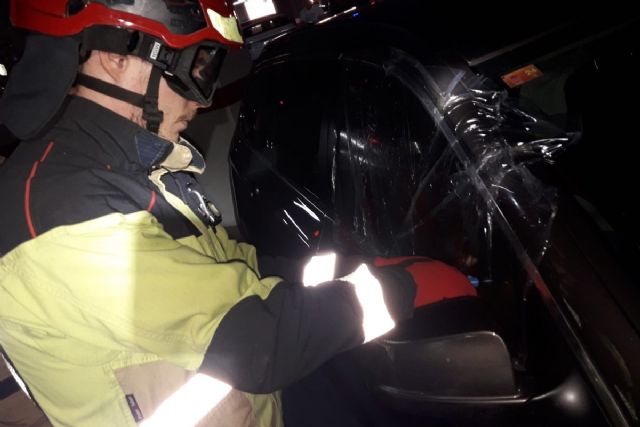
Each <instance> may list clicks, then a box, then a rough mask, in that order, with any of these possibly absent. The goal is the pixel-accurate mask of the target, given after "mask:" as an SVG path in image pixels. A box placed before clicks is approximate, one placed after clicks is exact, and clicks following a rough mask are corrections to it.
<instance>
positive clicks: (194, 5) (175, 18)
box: [11, 0, 242, 49]
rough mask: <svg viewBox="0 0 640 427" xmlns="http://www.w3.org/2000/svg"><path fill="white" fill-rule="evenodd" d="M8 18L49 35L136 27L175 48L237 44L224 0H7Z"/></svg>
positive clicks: (235, 28) (239, 40)
mask: <svg viewBox="0 0 640 427" xmlns="http://www.w3.org/2000/svg"><path fill="white" fill-rule="evenodd" d="M11 21H12V22H13V25H15V26H16V27H19V28H24V29H27V30H30V31H34V32H38V33H43V34H48V35H52V36H72V35H76V34H79V33H81V32H82V31H83V30H85V29H87V28H89V27H92V26H95V25H106V26H111V27H118V28H126V29H131V30H138V31H141V32H143V33H146V34H149V35H152V36H155V37H158V38H159V39H161V40H162V41H163V42H164V43H165V44H166V45H167V46H170V47H172V48H175V49H184V48H186V47H188V46H192V45H194V44H197V43H200V42H202V41H205V40H209V41H215V42H218V43H221V44H224V45H229V46H239V45H240V44H242V37H241V36H240V33H239V31H238V24H237V22H236V19H235V16H234V13H233V7H232V6H230V5H229V4H228V3H227V2H226V1H224V0H11Z"/></svg>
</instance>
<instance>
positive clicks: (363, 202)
mask: <svg viewBox="0 0 640 427" xmlns="http://www.w3.org/2000/svg"><path fill="white" fill-rule="evenodd" d="M383 68H384V72H385V78H383V79H381V80H379V81H376V82H369V81H367V79H366V78H365V76H359V75H358V73H359V72H360V71H359V70H358V69H357V67H353V69H350V68H349V67H347V71H346V73H347V74H349V73H353V74H354V75H352V76H347V78H346V79H344V81H345V82H346V87H344V88H343V90H342V93H343V96H344V98H343V99H342V100H341V102H339V105H342V109H343V111H342V117H341V118H340V119H339V120H338V121H337V122H338V123H337V124H336V129H337V133H338V135H339V138H338V139H337V142H336V147H335V150H334V158H333V161H334V163H333V167H332V174H333V176H332V179H331V182H332V185H333V208H334V210H335V220H336V226H335V227H334V228H335V230H337V231H336V232H335V233H334V244H336V245H337V246H338V248H339V249H342V250H344V251H347V252H354V251H357V252H361V253H366V254H369V255H383V256H398V255H406V254H418V255H427V256H431V257H434V258H438V259H441V260H443V261H446V262H448V263H450V264H452V265H455V266H457V267H458V268H460V269H461V270H462V271H464V272H466V273H467V274H470V275H473V276H475V277H477V278H479V280H480V282H481V283H482V282H483V281H487V282H490V281H491V279H492V265H493V260H492V257H493V256H495V254H494V239H495V238H496V234H497V233H496V227H499V228H500V233H499V234H500V235H501V236H502V237H501V238H506V239H507V240H509V242H510V243H511V246H512V247H513V249H515V250H516V252H521V253H522V254H526V255H527V257H528V259H529V260H531V261H532V262H533V263H534V264H536V263H538V262H539V260H540V259H541V258H542V256H543V255H544V253H545V250H546V248H547V244H548V239H549V233H550V229H551V226H552V224H553V219H554V216H555V213H556V209H557V207H556V192H555V190H554V188H550V187H547V186H546V185H544V184H543V183H542V182H541V181H540V180H539V179H538V178H537V177H536V176H535V175H534V174H533V173H532V172H531V170H532V169H535V168H536V167H538V166H539V165H541V164H544V163H552V162H553V161H554V158H555V157H556V156H557V155H558V154H559V153H561V152H562V151H563V150H564V149H565V148H566V147H567V146H568V145H569V144H571V143H572V142H573V141H574V140H575V139H576V136H575V135H567V134H566V133H564V132H563V131H561V130H560V129H559V128H557V127H556V126H555V125H553V124H552V123H551V122H550V121H548V120H545V118H544V117H543V116H542V115H538V114H531V113H529V112H526V111H524V110H522V109H521V108H519V107H518V106H517V105H515V104H514V101H513V100H512V99H510V98H509V97H508V95H507V92H506V91H504V90H502V89H500V88H498V87H496V86H495V84H494V83H492V82H490V81H488V80H486V79H483V78H479V77H477V76H475V75H474V74H472V73H470V72H469V71H463V70H462V69H456V68H455V67H453V68H452V67H451V66H433V67H425V66H423V65H422V64H421V63H418V62H416V61H413V60H412V59H411V58H410V57H408V56H406V55H405V54H403V53H400V52H393V53H392V55H391V59H390V60H388V61H386V62H385V63H384V67H383ZM360 77H362V78H360ZM398 83H399V84H398ZM398 86H403V87H404V88H406V89H408V90H402V91H399V90H398ZM415 103H420V104H421V105H420V106H419V107H421V108H417V107H416V105H412V104H415ZM399 112H402V114H399ZM420 114H422V115H423V116H422V117H420V116H419V115H420ZM345 229H346V230H349V231H350V233H349V232H345ZM354 246H356V247H354Z"/></svg>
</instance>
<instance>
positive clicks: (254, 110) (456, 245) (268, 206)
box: [231, 1, 640, 426]
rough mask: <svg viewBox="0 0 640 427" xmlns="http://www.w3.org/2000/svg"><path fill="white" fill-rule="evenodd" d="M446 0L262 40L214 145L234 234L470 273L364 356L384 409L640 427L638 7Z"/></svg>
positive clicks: (372, 10) (455, 419)
mask: <svg viewBox="0 0 640 427" xmlns="http://www.w3.org/2000/svg"><path fill="white" fill-rule="evenodd" d="M451 7H452V5H448V6H447V5H442V4H440V5H433V4H429V5H428V7H427V5H425V4H424V3H423V2H402V1H395V2H394V1H387V2H385V3H382V4H376V5H374V6H371V7H368V8H361V9H356V10H354V11H353V12H350V13H348V14H346V15H344V16H342V17H341V18H339V19H336V20H333V21H330V22H327V23H325V24H322V25H318V26H315V27H314V28H311V29H305V30H303V31H298V32H295V33H293V34H290V35H288V36H286V37H283V38H282V39H280V40H277V41H275V42H273V43H271V44H270V45H269V46H268V47H267V49H266V50H265V52H264V53H263V55H262V56H261V58H260V60H259V61H258V62H257V63H256V66H255V69H254V73H253V77H252V81H251V83H250V86H249V89H248V92H247V95H246V97H245V99H244V105H243V108H242V112H241V118H240V123H239V127H238V129H237V132H236V136H235V139H234V143H233V145H232V149H231V164H232V178H233V185H234V192H235V199H236V205H237V217H238V222H239V225H240V228H241V231H242V232H243V233H244V236H245V238H248V239H249V240H251V241H252V242H254V243H255V244H256V245H257V247H258V251H259V252H262V253H270V254H273V255H284V256H290V257H303V256H309V255H312V254H314V253H316V252H318V251H322V250H329V249H330V250H337V251H339V252H342V253H347V254H360V255H363V254H364V255H368V256H373V255H381V256H399V255H407V254H417V255H425V256H430V257H433V258H437V259H441V260H444V261H446V262H448V263H450V264H452V265H454V266H456V267H457V268H459V269H460V270H462V271H463V272H464V273H465V274H468V275H469V276H471V277H472V280H473V281H474V282H475V283H476V284H477V289H478V293H479V297H478V298H455V299H450V300H445V301H443V302H441V303H436V304H434V305H432V306H429V307H427V308H424V309H421V310H419V311H417V312H416V315H415V317H414V319H412V320H411V321H409V322H407V323H406V324H402V325H399V327H398V328H396V330H395V331H394V332H392V333H391V334H389V335H388V336H386V337H385V338H383V339H382V340H379V341H378V342H377V343H375V344H373V345H371V346H370V349H369V350H368V351H369V356H370V357H369V359H368V360H369V363H371V371H372V379H371V381H372V383H373V387H374V388H375V390H376V394H377V396H378V398H379V399H380V401H381V402H382V403H384V404H385V405H387V406H390V407H393V408H395V409H396V410H399V411H400V413H414V414H415V413H417V414H423V415H429V416H431V417H436V418H437V417H442V418H440V419H441V420H444V421H443V422H445V423H446V422H450V423H453V425H478V424H481V425H482V424H487V425H507V426H511V425H517V426H520V425H533V426H537V425H593V426H602V425H615V426H636V425H640V421H639V417H640V387H639V385H638V382H639V381H640V333H639V332H640V310H639V309H638V307H639V302H640V289H639V284H640V280H639V277H638V271H637V269H636V265H637V264H638V261H640V228H639V226H638V222H637V221H636V218H637V208H636V207H635V203H634V200H633V199H634V196H633V195H634V194H637V189H636V187H637V185H636V184H637V183H638V179H637V175H636V172H635V162H636V157H635V156H634V155H631V153H632V148H631V146H632V145H633V144H635V143H637V142H638V141H637V132H636V131H635V127H636V125H635V122H636V121H637V117H638V113H639V112H640V109H639V108H638V106H637V105H636V103H635V102H634V101H635V100H636V99H637V98H638V95H639V89H638V85H637V84H635V83H633V82H634V79H633V78H631V77H629V76H633V75H637V74H638V72H639V71H640V67H639V65H640V63H639V61H640V59H639V56H640V52H639V49H638V47H639V44H640V25H639V21H638V16H637V13H636V14H634V13H633V12H630V11H627V10H609V11H606V10H605V11H602V10H598V11H597V12H598V13H597V14H593V13H586V12H593V11H582V12H584V13H576V11H568V12H566V13H564V12H561V11H559V10H554V11H553V13H549V10H548V9H545V8H544V7H536V8H532V9H531V10H529V11H528V12H527V14H526V16H525V17H522V15H519V18H518V19H515V18H514V19H511V20H498V19H497V17H498V16H500V15H499V11H495V10H488V9H487V7H486V5H482V6H481V7H480V6H477V10H471V9H468V10H455V11H454V10H453V9H452V8H451ZM465 8H467V6H465Z"/></svg>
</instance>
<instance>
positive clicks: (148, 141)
mask: <svg viewBox="0 0 640 427" xmlns="http://www.w3.org/2000/svg"><path fill="white" fill-rule="evenodd" d="M65 121H70V122H72V124H73V125H75V126H73V127H78V128H80V129H81V130H82V131H83V132H84V133H86V134H88V135H89V136H90V137H91V138H92V139H93V140H95V141H96V142H97V143H98V145H99V146H100V148H101V151H104V152H106V153H108V154H110V156H109V157H112V158H113V157H116V158H118V159H122V160H124V161H125V163H126V164H128V165H129V166H131V167H133V168H135V169H140V168H142V169H144V170H147V171H152V170H155V169H160V168H163V169H167V170H169V171H171V172H175V171H181V170H184V171H189V172H195V173H202V172H203V171H204V168H205V163H204V158H203V157H202V155H201V154H200V153H199V152H198V150H196V148H195V147H193V146H192V145H191V144H190V143H189V142H187V140H185V139H184V138H182V137H181V138H180V140H179V141H178V142H177V143H173V142H171V141H168V140H166V139H164V138H161V137H159V136H158V135H156V134H154V133H151V132H149V131H148V130H146V129H144V128H142V127H140V126H138V125H137V124H135V123H134V122H132V121H131V120H128V119H127V118H125V117H123V116H120V115H119V114H117V113H115V112H113V111H111V110H109V109H107V108H105V107H102V106H101V105H99V104H96V103H95V102H93V101H90V100H88V99H86V98H81V97H76V96H70V97H69V100H68V104H67V107H66V110H65V113H64V115H63V118H62V120H61V122H63V123H64V122H65ZM123 157H124V158H123Z"/></svg>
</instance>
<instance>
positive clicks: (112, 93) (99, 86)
mask: <svg viewBox="0 0 640 427" xmlns="http://www.w3.org/2000/svg"><path fill="white" fill-rule="evenodd" d="M161 78H162V70H161V69H160V68H158V67H155V66H154V67H153V68H152V69H151V76H150V77H149V83H148V84H147V92H146V94H145V95H141V94H139V93H135V92H132V91H130V90H127V89H124V88H121V87H120V86H116V85H114V84H112V83H108V82H105V81H104V80H100V79H97V78H95V77H91V76H88V75H86V74H81V73H79V74H78V77H77V79H76V83H77V84H79V85H82V86H85V87H87V88H89V89H91V90H95V91H96V92H99V93H102V94H103V95H107V96H108V97H110V98H115V99H119V100H120V101H124V102H126V103H127V104H131V105H133V106H136V107H140V108H142V118H143V119H144V120H145V121H146V122H147V130H149V132H153V133H155V134H157V133H158V131H159V130H160V124H161V123H162V119H163V118H164V114H163V113H162V111H160V109H159V108H158V93H159V92H160V79H161Z"/></svg>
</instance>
